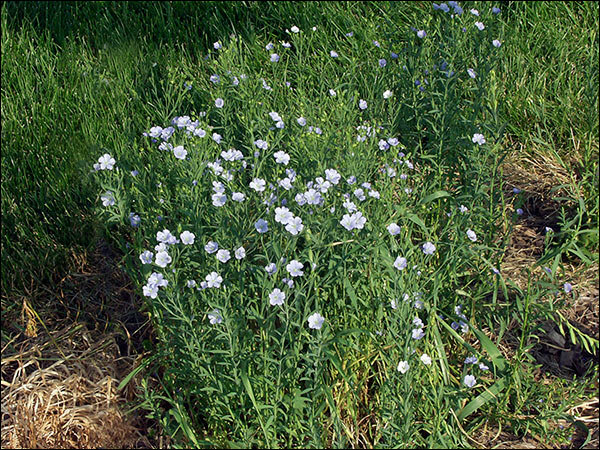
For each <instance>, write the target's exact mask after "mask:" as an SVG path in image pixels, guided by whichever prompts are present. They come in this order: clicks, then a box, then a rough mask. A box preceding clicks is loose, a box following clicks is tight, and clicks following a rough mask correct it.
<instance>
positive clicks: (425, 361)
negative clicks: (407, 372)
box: [419, 353, 431, 366]
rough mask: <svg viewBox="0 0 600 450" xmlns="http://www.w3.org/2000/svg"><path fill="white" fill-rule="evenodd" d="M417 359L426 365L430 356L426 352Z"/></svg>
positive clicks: (429, 362)
mask: <svg viewBox="0 0 600 450" xmlns="http://www.w3.org/2000/svg"><path fill="white" fill-rule="evenodd" d="M419 359H420V360H421V362H422V363H423V364H425V365H426V366H429V365H431V357H430V356H429V355H428V354H427V353H423V354H422V355H421V357H420V358H419Z"/></svg>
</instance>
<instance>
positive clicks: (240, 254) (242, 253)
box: [235, 247, 246, 259]
mask: <svg viewBox="0 0 600 450" xmlns="http://www.w3.org/2000/svg"><path fill="white" fill-rule="evenodd" d="M245 257H246V249H245V248H244V247H239V248H237V249H236V251H235V259H244V258H245Z"/></svg>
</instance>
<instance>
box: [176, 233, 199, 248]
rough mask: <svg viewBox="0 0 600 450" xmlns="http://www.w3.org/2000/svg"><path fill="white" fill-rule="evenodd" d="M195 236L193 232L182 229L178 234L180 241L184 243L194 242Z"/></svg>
mask: <svg viewBox="0 0 600 450" xmlns="http://www.w3.org/2000/svg"><path fill="white" fill-rule="evenodd" d="M195 237H196V236H195V235H194V233H190V232H189V231H184V232H183V233H181V234H180V235H179V238H180V239H181V243H182V244H184V245H192V244H193V243H194V239H195Z"/></svg>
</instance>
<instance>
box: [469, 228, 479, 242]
mask: <svg viewBox="0 0 600 450" xmlns="http://www.w3.org/2000/svg"><path fill="white" fill-rule="evenodd" d="M467 237H468V238H469V239H470V240H471V241H473V242H477V235H476V234H475V232H474V231H473V230H471V229H468V230H467Z"/></svg>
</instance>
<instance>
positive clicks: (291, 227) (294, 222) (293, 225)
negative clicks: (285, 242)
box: [285, 217, 304, 236]
mask: <svg viewBox="0 0 600 450" xmlns="http://www.w3.org/2000/svg"><path fill="white" fill-rule="evenodd" d="M285 229H286V230H287V231H288V232H289V233H291V234H292V235H294V236H296V235H298V233H301V232H302V230H303V229H304V225H303V224H302V219H301V218H300V217H294V218H292V219H291V220H290V221H288V223H287V224H286V225H285Z"/></svg>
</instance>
